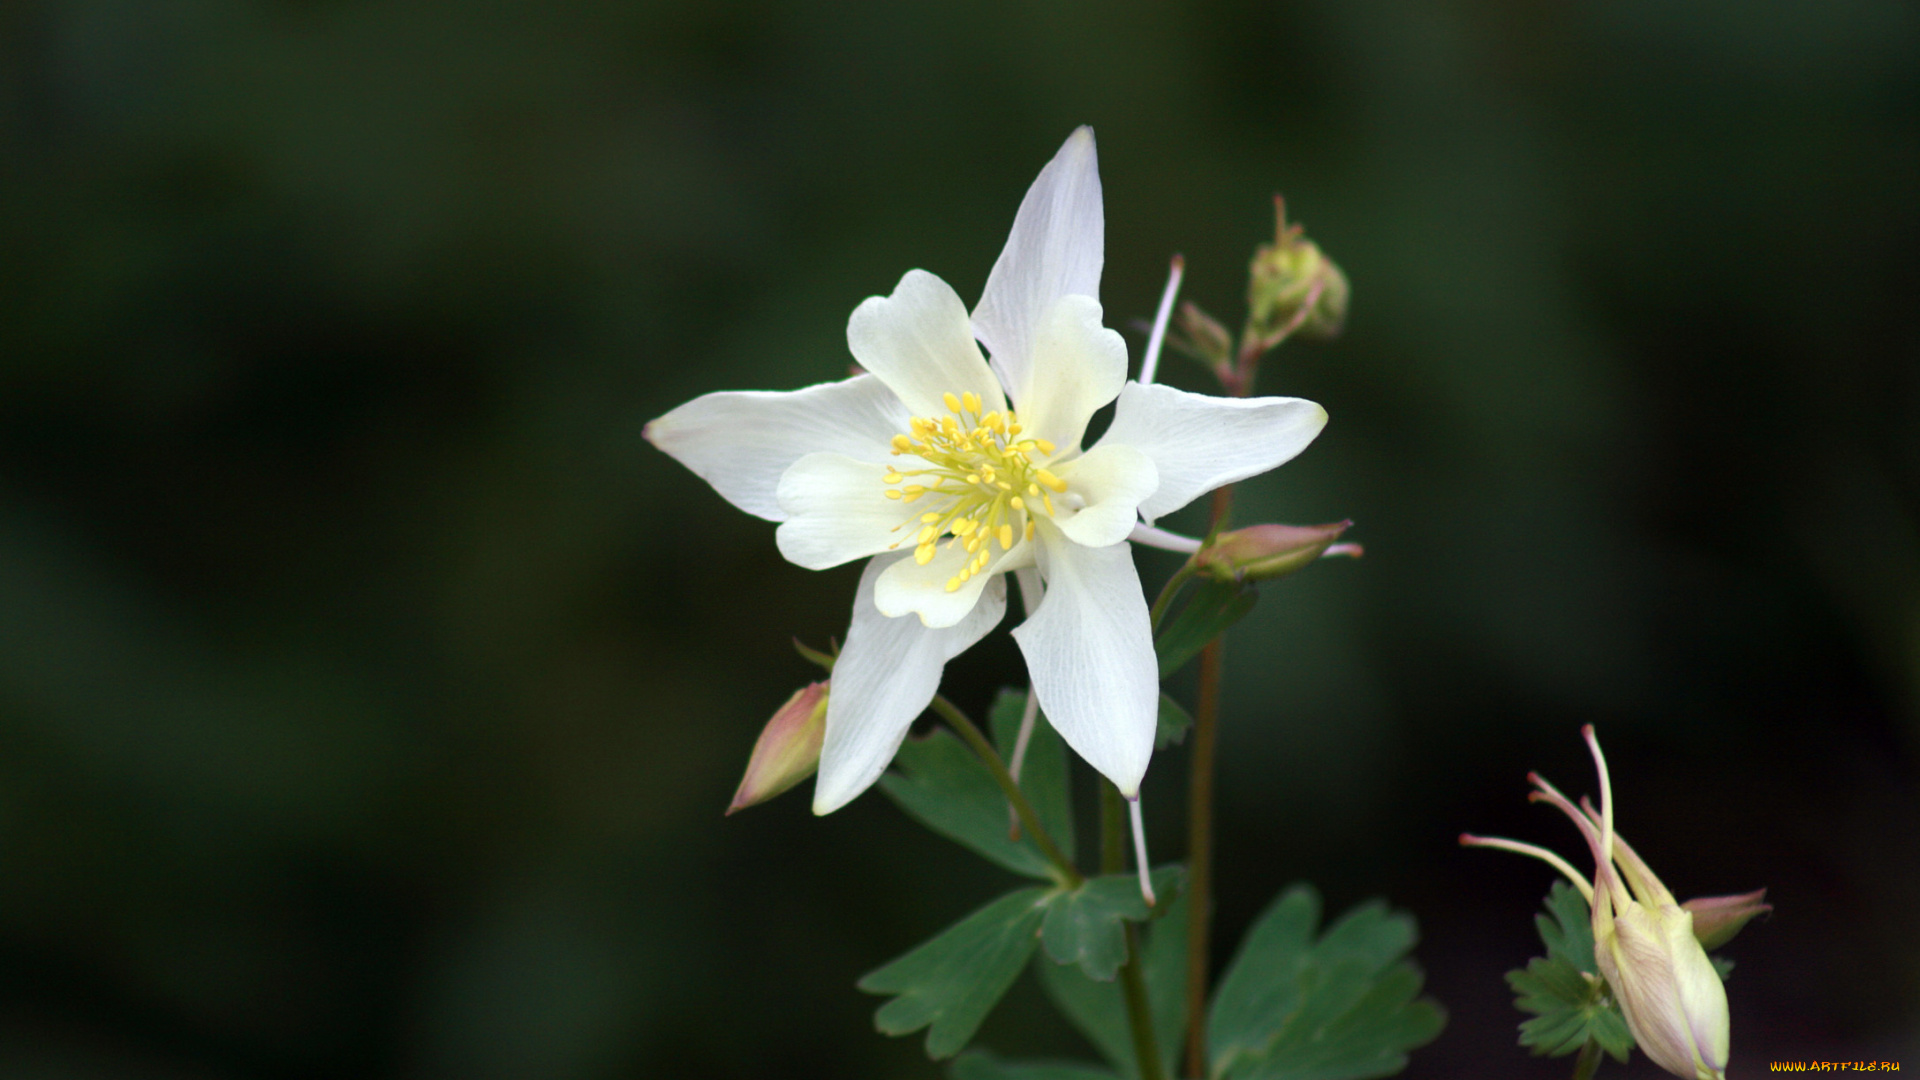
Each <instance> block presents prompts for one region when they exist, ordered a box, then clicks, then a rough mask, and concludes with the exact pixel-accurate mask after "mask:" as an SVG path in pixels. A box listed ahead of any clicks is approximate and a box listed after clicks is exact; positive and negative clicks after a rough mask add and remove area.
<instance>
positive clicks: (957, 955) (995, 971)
mask: <svg viewBox="0 0 1920 1080" xmlns="http://www.w3.org/2000/svg"><path fill="white" fill-rule="evenodd" d="M1182 874H1183V871H1182V870H1181V869H1180V868H1179V867H1163V868H1162V869H1160V870H1158V871H1156V872H1155V873H1154V887H1155V889H1156V890H1159V891H1161V895H1163V896H1171V895H1173V894H1174V893H1176V892H1177V891H1178V890H1179V888H1180V885H1181V878H1182ZM1128 892H1131V893H1132V899H1131V901H1129V900H1128V898H1127V896H1126V894H1127V893H1128ZM1149 914H1151V912H1150V911H1149V910H1148V908H1147V905H1146V902H1145V901H1143V900H1141V899H1140V883H1139V880H1138V879H1136V878H1134V877H1133V876H1132V875H1129V874H1114V875H1110V876H1107V877H1100V878H1094V879H1092V880H1091V881H1087V882H1085V883H1083V884H1082V885H1081V886H1080V887H1079V888H1077V889H1062V888H1053V889H1038V888H1029V889H1020V890H1018V891H1016V892H1012V893H1008V894H1007V895H1006V896H1003V897H1001V898H1000V899H998V900H996V901H994V902H993V903H991V904H988V905H987V906H986V907H983V908H981V909H980V910H979V911H976V912H974V913H973V914H971V915H969V916H967V917H966V918H964V919H962V920H960V921H959V922H958V923H955V924H954V925H953V926H950V927H948V928H947V929H946V930H944V931H942V932H941V933H940V934H939V935H937V936H935V937H934V938H933V939H932V940H930V941H926V942H923V943H922V944H921V945H920V946H919V947H918V948H916V949H914V950H913V951H912V952H909V953H908V954H906V955H905V956H902V957H901V958H900V959H898V960H895V961H894V962H893V963H891V964H888V965H887V966H886V967H883V968H881V969H880V970H878V971H876V972H873V973H872V974H870V975H868V976H867V977H866V978H863V979H861V980H860V989H862V990H865V991H867V992H868V993H873V994H894V995H897V996H896V997H895V998H894V1000H892V1001H889V1002H887V1003H886V1004H885V1005H882V1006H881V1007H880V1011H879V1012H878V1013H876V1014H874V1018H873V1020H874V1026H876V1027H878V1028H879V1029H880V1030H881V1031H882V1032H885V1033H886V1034H888V1035H906V1034H910V1033H912V1032H915V1031H918V1030H920V1029H921V1028H923V1027H927V1026H929V1025H931V1026H932V1030H931V1031H929V1032H928V1033H927V1054H928V1056H930V1057H933V1058H936V1059H938V1058H946V1057H952V1056H953V1055H954V1054H955V1053H957V1052H959V1050H960V1049H961V1048H962V1047H964V1046H966V1045H967V1040H968V1039H971V1038H973V1033H974V1032H975V1031H976V1030H978V1029H979V1027H980V1022H981V1021H982V1020H985V1019H986V1017H987V1014H988V1013H989V1012H991V1011H993V1007H994V1005H995V1004H996V1003H998V1002H999V1000H1000V998H1001V996H1002V995H1004V994H1005V993H1006V992H1007V987H1009V986H1011V985H1013V980H1014V978H1015V977H1016V976H1018V975H1019V974H1020V968H1021V967H1022V966H1023V965H1025V964H1026V962H1027V958H1028V957H1029V956H1031V955H1032V954H1033V952H1034V951H1035V947H1036V946H1037V945H1038V944H1039V942H1041V941H1045V942H1046V947H1047V952H1048V953H1049V954H1050V955H1051V956H1052V957H1053V959H1052V960H1049V961H1048V962H1047V964H1046V966H1048V967H1051V966H1054V965H1055V964H1056V963H1058V964H1063V965H1075V964H1077V965H1078V968H1077V969H1073V970H1090V971H1105V972H1106V978H1107V979H1108V980H1112V979H1113V977H1114V974H1115V972H1117V971H1118V969H1119V967H1120V965H1121V964H1123V963H1125V962H1126V950H1127V945H1126V931H1125V930H1124V928H1123V927H1122V925H1121V924H1122V921H1123V920H1133V921H1136V922H1137V921H1141V920H1144V919H1146V918H1147V917H1148V915H1149ZM1109 965H1110V966H1109ZM1094 985H1098V984H1094ZM1106 985H1108V986H1109V987H1111V986H1112V983H1111V981H1109V982H1108V983H1107V984H1106ZM1115 1001H1116V1002H1117V1001H1118V996H1117V994H1116V997H1115ZM1123 1023H1124V1021H1123ZM1124 1030H1125V1029H1124V1028H1123V1029H1122V1032H1123V1034H1124ZM1127 1045H1128V1046H1131V1043H1128V1044H1127Z"/></svg>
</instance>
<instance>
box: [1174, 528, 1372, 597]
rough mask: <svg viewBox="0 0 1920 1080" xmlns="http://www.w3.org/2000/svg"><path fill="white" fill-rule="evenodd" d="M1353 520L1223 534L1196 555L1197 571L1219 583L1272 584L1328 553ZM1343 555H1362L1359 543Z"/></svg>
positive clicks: (1243, 530) (1348, 545) (1352, 545)
mask: <svg viewBox="0 0 1920 1080" xmlns="http://www.w3.org/2000/svg"><path fill="white" fill-rule="evenodd" d="M1352 524H1353V522H1352V521H1336V522H1334V523H1333V524H1331V525H1250V526H1248V527H1246V528H1244V529H1235V530H1233V531H1232V532H1224V533H1220V534H1218V535H1216V536H1214V537H1213V538H1211V539H1209V540H1208V541H1207V542H1206V544H1205V545H1203V546H1202V547H1201V548H1200V550H1199V551H1196V552H1194V553H1193V566H1194V569H1196V570H1198V571H1199V572H1201V573H1203V574H1205V575H1207V576H1208V577H1210V578H1212V579H1214V580H1215V581H1227V582H1245V581H1270V580H1272V579H1274V578H1279V577H1285V576H1287V575H1288V574H1291V573H1293V572H1294V571H1296V570H1299V569H1301V568H1302V567H1304V566H1306V565H1308V564H1309V563H1311V562H1313V561H1314V560H1315V559H1318V558H1320V557H1321V556H1322V555H1325V554H1327V552H1328V549H1329V548H1332V547H1333V543H1334V541H1336V540H1338V539H1340V534H1341V533H1344V532H1346V531H1347V529H1348V527H1349V526H1351V525H1352ZM1341 546H1342V547H1343V548H1348V549H1351V550H1346V551H1341V552H1339V554H1343V555H1358V554H1359V553H1360V547H1359V545H1357V544H1343V545H1341Z"/></svg>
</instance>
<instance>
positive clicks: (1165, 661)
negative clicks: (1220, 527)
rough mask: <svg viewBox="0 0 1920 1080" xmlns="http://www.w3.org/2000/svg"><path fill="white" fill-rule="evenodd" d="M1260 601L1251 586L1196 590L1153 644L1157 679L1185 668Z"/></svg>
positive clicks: (1211, 584) (1214, 584)
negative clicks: (1158, 659) (1158, 667)
mask: <svg viewBox="0 0 1920 1080" xmlns="http://www.w3.org/2000/svg"><path fill="white" fill-rule="evenodd" d="M1259 598H1260V594H1259V592H1258V591H1257V590H1255V589H1254V588H1253V586H1251V585H1237V584H1234V583H1232V582H1225V581H1207V582H1205V583H1203V584H1202V585H1201V586H1200V587H1199V588H1198V589H1195V590H1194V593H1193V598H1192V599H1190V600H1188V601H1187V603H1186V606H1185V607H1183V608H1181V609H1180V614H1178V615H1176V616H1174V618H1173V622H1172V623H1171V624H1170V625H1168V627H1167V628H1166V629H1165V630H1162V631H1161V632H1160V637H1159V638H1158V639H1157V640H1155V641H1154V643H1153V649H1154V652H1156V653H1158V654H1159V656H1160V677H1161V678H1163V679H1164V678H1166V677H1167V676H1169V675H1171V674H1173V673H1174V672H1176V671H1179V670H1180V669H1181V668H1182V667H1185V666H1186V663H1187V661H1189V660H1191V659H1193V658H1194V657H1195V656H1197V655H1199V652H1200V650H1201V649H1204V648H1206V647H1207V643H1208V642H1209V641H1212V640H1213V639H1214V638H1217V637H1219V636H1220V635H1221V634H1222V633H1224V632H1225V631H1226V629H1227V627H1229V626H1232V625H1233V624H1234V623H1237V622H1239V621H1240V620H1241V619H1243V618H1245V617H1246V615H1247V612H1249V611H1252V610H1253V603H1254V601H1256V600H1258V599H1259Z"/></svg>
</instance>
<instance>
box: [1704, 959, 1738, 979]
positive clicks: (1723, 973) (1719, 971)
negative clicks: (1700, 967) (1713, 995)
mask: <svg viewBox="0 0 1920 1080" xmlns="http://www.w3.org/2000/svg"><path fill="white" fill-rule="evenodd" d="M1707 963H1709V964H1712V965H1713V973H1714V974H1715V975H1718V976H1720V981H1721V982H1726V981H1727V976H1729V975H1732V974H1733V961H1731V960H1729V959H1727V958H1726V957H1724V956H1709V957H1707Z"/></svg>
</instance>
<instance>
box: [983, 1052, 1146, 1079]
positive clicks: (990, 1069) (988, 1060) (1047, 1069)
mask: <svg viewBox="0 0 1920 1080" xmlns="http://www.w3.org/2000/svg"><path fill="white" fill-rule="evenodd" d="M947 1076H948V1077H949V1078H951V1080H1119V1078H1118V1077H1117V1076H1115V1075H1114V1073H1113V1072H1112V1071H1111V1070H1109V1069H1101V1068H1097V1067H1095V1066H1092V1065H1082V1064H1080V1063H1079V1062H1072V1061H1001V1060H1000V1059H998V1058H996V1057H994V1056H993V1055H992V1054H989V1053H987V1052H986V1051H984V1050H969V1051H967V1052H966V1053H964V1054H962V1055H960V1056H959V1057H958V1058H956V1059H955V1060H954V1062H953V1068H951V1069H949V1070H947Z"/></svg>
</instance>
